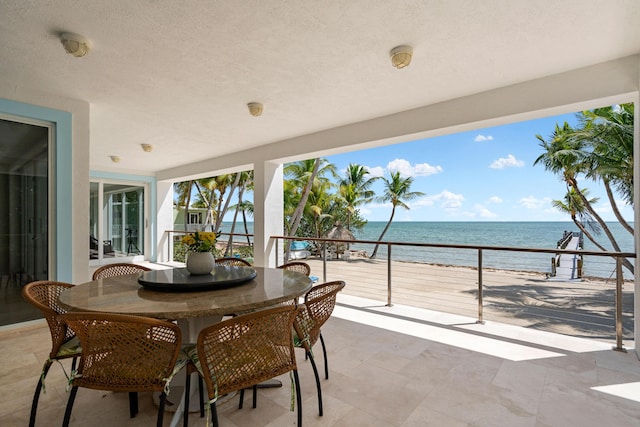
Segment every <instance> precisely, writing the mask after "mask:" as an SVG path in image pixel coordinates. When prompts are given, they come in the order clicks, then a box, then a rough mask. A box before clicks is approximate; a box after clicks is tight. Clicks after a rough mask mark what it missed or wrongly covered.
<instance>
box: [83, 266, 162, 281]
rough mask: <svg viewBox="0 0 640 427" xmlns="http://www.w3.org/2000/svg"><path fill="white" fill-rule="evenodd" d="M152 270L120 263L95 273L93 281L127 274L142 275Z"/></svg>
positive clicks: (104, 267) (103, 267)
mask: <svg viewBox="0 0 640 427" xmlns="http://www.w3.org/2000/svg"><path fill="white" fill-rule="evenodd" d="M150 270H151V269H150V268H148V267H145V266H143V265H138V264H130V263H126V262H119V263H116V264H106V265H103V266H102V267H99V268H98V269H97V270H96V271H94V272H93V277H92V279H91V280H98V279H104V278H105V277H114V276H124V275H125V274H133V273H140V272H143V271H150Z"/></svg>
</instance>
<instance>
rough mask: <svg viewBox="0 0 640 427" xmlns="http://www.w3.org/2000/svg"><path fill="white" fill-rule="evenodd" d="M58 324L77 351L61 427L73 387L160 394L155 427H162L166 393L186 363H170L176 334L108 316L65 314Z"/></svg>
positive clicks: (158, 325)
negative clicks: (72, 333) (71, 337)
mask: <svg viewBox="0 0 640 427" xmlns="http://www.w3.org/2000/svg"><path fill="white" fill-rule="evenodd" d="M60 320H61V321H63V322H65V323H66V324H67V325H68V326H69V327H70V328H71V329H73V330H74V331H75V332H76V334H77V336H78V339H79V340H80V344H81V345H82V354H81V355H80V363H79V364H78V371H77V372H74V373H72V375H71V379H70V385H71V387H72V388H71V392H70V394H69V400H68V401H67V408H66V410H65V414H64V420H63V423H62V425H63V427H66V426H68V425H69V421H70V419H71V411H72V409H73V403H74V401H75V398H76V394H77V393H78V388H79V387H85V388H90V389H94V390H106V391H115V392H130V393H131V392H160V404H159V408H158V417H157V425H158V427H162V422H163V415H164V406H165V400H166V392H165V390H166V387H167V385H168V384H169V382H170V381H171V378H172V377H173V375H174V374H175V373H176V372H178V370H179V369H181V368H182V367H184V366H186V364H187V362H188V359H186V358H183V359H182V360H181V361H180V362H179V363H176V362H178V355H179V354H180V349H181V348H180V346H181V342H182V334H181V331H180V328H179V327H178V326H177V325H175V324H174V323H170V322H167V321H164V320H159V319H152V318H148V317H141V316H130V315H125V314H113V313H97V312H74V313H66V314H63V315H60ZM130 396H131V394H130ZM136 404H137V402H136Z"/></svg>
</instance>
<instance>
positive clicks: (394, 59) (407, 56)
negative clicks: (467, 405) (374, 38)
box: [389, 45, 413, 69]
mask: <svg viewBox="0 0 640 427" xmlns="http://www.w3.org/2000/svg"><path fill="white" fill-rule="evenodd" d="M389 55H390V56H391V65H393V66H394V67H396V68H397V69H401V68H404V67H407V66H409V64H411V57H412V56H413V48H412V47H411V46H405V45H403V46H396V47H394V48H393V49H391V52H389Z"/></svg>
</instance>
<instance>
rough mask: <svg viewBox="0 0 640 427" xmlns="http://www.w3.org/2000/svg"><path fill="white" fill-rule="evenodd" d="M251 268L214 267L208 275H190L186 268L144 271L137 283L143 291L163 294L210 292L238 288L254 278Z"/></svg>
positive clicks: (253, 271) (254, 273)
mask: <svg viewBox="0 0 640 427" xmlns="http://www.w3.org/2000/svg"><path fill="white" fill-rule="evenodd" d="M257 274H258V273H256V271H255V270H254V269H253V268H251V267H236V266H226V265H216V266H215V267H214V268H213V271H212V272H211V273H209V274H199V275H192V274H191V273H189V272H188V271H187V269H186V268H174V269H170V270H151V271H145V272H144V273H142V274H141V275H140V278H138V283H140V285H142V286H143V287H144V288H145V289H150V290H154V291H163V292H191V291H210V290H215V289H225V288H231V287H234V286H240V285H242V284H243V283H246V282H249V281H251V280H253V279H255V278H256V276H257Z"/></svg>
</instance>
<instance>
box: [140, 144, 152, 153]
mask: <svg viewBox="0 0 640 427" xmlns="http://www.w3.org/2000/svg"><path fill="white" fill-rule="evenodd" d="M140 146H141V147H142V151H144V152H145V153H150V152H151V151H153V145H151V144H140Z"/></svg>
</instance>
